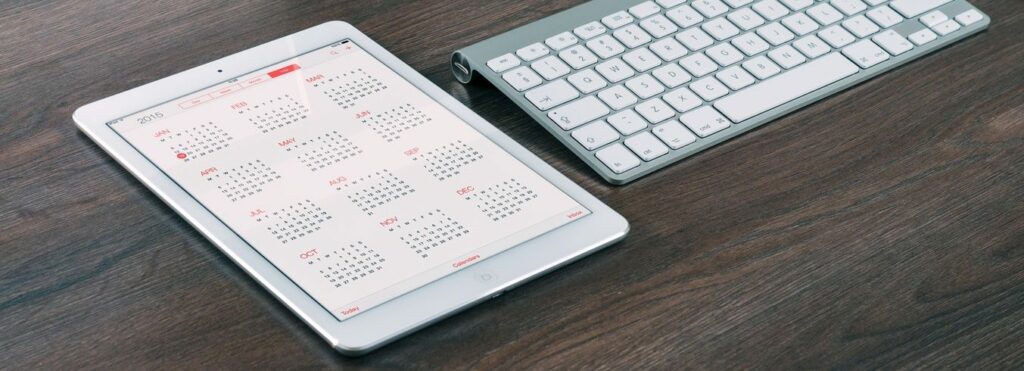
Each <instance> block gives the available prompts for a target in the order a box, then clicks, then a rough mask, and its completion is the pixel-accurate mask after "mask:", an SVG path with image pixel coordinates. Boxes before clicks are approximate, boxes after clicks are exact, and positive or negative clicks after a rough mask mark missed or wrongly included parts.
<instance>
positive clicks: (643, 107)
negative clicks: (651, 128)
mask: <svg viewBox="0 0 1024 371" xmlns="http://www.w3.org/2000/svg"><path fill="white" fill-rule="evenodd" d="M633 109H634V110H636V112H638V113H640V115H641V116H643V117H644V119H646V120H647V121H648V122H651V123H655V124H657V123H659V122H662V121H665V120H668V119H670V118H673V117H675V116H676V111H674V110H672V107H669V106H668V104H665V102H664V101H662V100H661V99H651V100H649V101H644V102H640V104H637V105H636V106H635V107H633Z"/></svg>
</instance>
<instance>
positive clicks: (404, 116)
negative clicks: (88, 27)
mask: <svg viewBox="0 0 1024 371" xmlns="http://www.w3.org/2000/svg"><path fill="white" fill-rule="evenodd" d="M74 120H75V122H76V123H77V124H78V127H79V128H80V129H81V130H82V131H83V132H85V133H86V134H87V135H88V136H89V137H90V138H91V139H92V140H93V141H95V142H96V143H97V144H98V145H99V146H100V147H102V148H103V149H104V150H106V151H107V152H108V153H109V154H110V155H111V156H112V157H113V158H114V159H116V160H117V161H118V162H119V163H120V164H121V165H123V166H124V167H125V168H126V169H128V170H129V171H130V172H131V173H132V174H134V175H135V176H136V177H137V178H138V179H139V180H140V181H141V182H142V183H143V184H145V185H146V186H147V187H149V188H150V189H151V190H152V191H153V192H154V193H156V194H157V195H158V196H159V197H160V198H161V199H162V200H163V201H164V202H166V203H167V204H168V205H170V206H171V207H172V208H173V209H174V210H175V211H176V212H178V213H179V214H181V216H182V217H184V218H185V219H186V220H187V221H188V222H189V223H191V224H192V225H193V226H194V227H195V228H196V229H198V230H199V231H200V232H202V234H203V235H205V236H206V237H207V238H209V239H210V241H212V242H213V243H214V245H216V246H217V247H218V248H220V249H221V250H222V251H223V252H224V253H225V254H227V255H228V256H229V257H231V259H233V260H234V261H235V262H236V263H237V264H238V265H239V266H240V267H241V268H242V269H244V270H245V271H246V272H247V273H248V274H250V275H251V276H252V277H253V278H255V279H256V280H257V281H259V282H260V284H262V285H263V286H264V287H265V288H266V289H267V290H268V291H269V292H270V293H272V294H273V295H274V296H276V297H277V298H278V299H279V300H280V301H281V302H283V303H284V304H285V305H286V306H287V307H288V308H290V309H291V310H292V311H293V312H295V314H297V315H298V316H299V317H301V318H302V320H303V321H305V322H306V323H307V324H309V326H310V327H311V328H313V329H314V330H315V331H316V332H317V333H319V334H320V335H321V336H322V337H324V338H325V339H326V340H327V341H329V342H330V343H331V344H332V346H334V347H335V348H336V349H338V350H339V351H342V352H344V353H346V354H360V353H363V352H366V351H369V350H371V349H374V348H375V347H378V346H380V345H382V344H384V343H386V342H388V341H390V340H394V339H395V338H397V337H399V336H401V335H403V334H406V333H408V332H411V331H413V330H415V329H417V328H420V327H422V326H424V325H427V324H429V323H431V322H433V321H436V320H438V319H440V318H443V317H444V316H446V315H449V314H452V313H454V312H456V311H458V310H460V309H463V308H465V307H467V306H470V305H472V304H474V303H477V302H480V301H482V300H485V299H487V298H490V297H494V296H496V295H499V294H501V293H502V292H504V291H505V290H508V289H510V288H512V287H513V286H515V285H517V284H520V283H522V282H524V281H526V280H529V279H530V278H533V277H536V276H538V275H540V274H543V273H545V272H547V271H550V270H552V269H554V268H556V267H558V266H561V265H563V264H566V263H568V262H571V261H573V260H574V259H577V258H579V257H582V256H584V255H586V254H588V253H590V252H593V251H595V250H597V249H600V248H601V247H604V246H606V245H608V244H610V243H612V242H614V241H617V240H619V239H621V238H622V237H623V236H625V234H626V232H627V230H628V224H627V223H626V221H625V220H624V219H623V218H622V217H621V216H620V215H618V214H617V213H615V212H614V211H612V210H611V209H610V208H608V207H607V206H606V205H604V204H602V203H601V202H600V201H598V200H597V199H595V198H594V197H593V196H591V195H590V194H588V193H587V192H586V191H584V190H583V189H581V188H580V187H579V186H577V185H575V184H573V183H572V182H571V181H569V180H568V179H567V178H565V177H564V176H562V175H561V174H559V173H558V172H557V171H555V170H554V169H553V168H551V167H550V166H548V165H547V164H545V163H544V162H543V161H541V160H540V159H538V158H537V157H536V156H534V155H532V154H531V153H529V152H528V151H527V150H525V149H524V148H522V147H521V146H519V145H518V144H516V143H515V142H513V141H512V140H511V139H509V138H508V137H506V136H505V135H503V134H502V133H501V132H499V131H498V130H497V129H495V128H494V127H493V126H491V125H490V124H488V123H487V122H486V121H485V120H483V119H482V118H481V117H479V116H477V115H476V114H474V113H473V112H472V111H470V110H469V109H468V108H466V107H465V106H463V105H462V104H460V103H459V102H458V101H456V100H455V99H454V98H452V97H451V96H449V95H447V94H446V93H445V92H443V91H442V90H440V89H439V88H438V87H436V86H435V85H433V84H432V83H431V82H430V81H428V80H427V79H426V78H424V77H423V76H421V75H420V74H418V73H416V72H415V71H414V70H413V69H411V68H410V67H409V66H407V65H405V64H404V63H402V62H401V61H399V60H398V59H397V58H395V57H394V56H393V55H391V54H389V53H388V52H387V51H385V50H384V49H383V48H381V47H380V46H379V45H377V44H376V43H374V42H373V41H371V40H370V39H369V38H367V37H366V36H365V35H363V34H361V33H360V32H358V31H357V30H356V29H355V28H353V27H351V26H350V25H348V24H346V23H343V22H329V23H325V24H322V25H319V26H316V27H313V28H310V29H307V30H304V31H301V32H299V33H296V34H293V35H290V36H288V37H285V38H282V39H278V40H275V41H273V42H270V43H267V44H264V45H261V46H257V47H255V48H252V49H249V50H246V51H243V52H240V53H237V54H234V55H231V56H229V57H226V58H223V59H220V60H217V61H214V62H211V63H208V64H206V65H203V66H200V67H196V68H193V69H190V70H187V71H184V72H181V73H179V74H176V75H173V76H170V77H167V78H164V79H161V80H159V81H156V82H153V83H150V84H147V85H144V86H141V87H138V88H135V89H132V90H129V91H126V92H123V93H120V94H117V95H115V96H112V97H109V98H105V99H102V100H100V101H97V102H94V103H91V104H88V105H86V106H83V107H81V108H79V109H78V110H77V111H75V113H74ZM125 233H142V232H141V231H130V230H128V231H125ZM183 279H185V278H184V277H183Z"/></svg>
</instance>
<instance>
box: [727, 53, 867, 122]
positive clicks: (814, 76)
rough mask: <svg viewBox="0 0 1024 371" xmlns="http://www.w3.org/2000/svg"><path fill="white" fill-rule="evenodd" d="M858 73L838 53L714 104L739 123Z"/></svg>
mask: <svg viewBox="0 0 1024 371" xmlns="http://www.w3.org/2000/svg"><path fill="white" fill-rule="evenodd" d="M858 71H860V68H857V65H855V64H853V62H850V60H848V59H846V58H845V57H843V56H842V55H841V54H839V53H831V54H828V55H826V56H824V57H821V58H818V59H815V60H812V61H810V62H808V63H806V64H804V65H802V66H799V67H797V68H794V69H792V70H789V71H787V72H785V73H782V74H780V75H778V76H775V77H773V78H771V79H768V80H765V81H762V82H761V83H759V84H757V85H754V86H752V87H749V88H746V89H743V90H741V91H738V92H736V93H734V94H732V95H729V96H728V97H725V98H722V99H721V100H719V101H717V102H715V108H717V109H719V110H720V111H722V113H723V114H725V115H726V116H728V117H729V118H730V119H731V120H732V121H733V122H742V121H744V120H747V119H749V118H751V117H754V116H757V115H759V114H761V113H764V112H766V111H768V110H770V109H772V108H775V107H778V106H780V105H782V104H785V103H787V102H789V101H791V100H794V99H796V98H799V97H801V96H803V95H806V94H808V93H810V92H813V91H815V90H818V89H821V88H823V87H825V86H828V85H829V84H832V83H834V82H836V81H839V80H842V79H843V78H845V77H847V76H850V75H853V74H855V73H857V72H858Z"/></svg>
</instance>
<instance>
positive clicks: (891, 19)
mask: <svg viewBox="0 0 1024 371" xmlns="http://www.w3.org/2000/svg"><path fill="white" fill-rule="evenodd" d="M867 15H868V18H871V20H872V21H875V23H878V25H879V26H882V28H889V27H892V26H895V25H896V24H898V23H900V22H903V16H901V15H900V14H899V13H896V11H894V10H892V8H890V7H888V6H885V5H882V6H880V7H877V8H874V9H871V10H869V11H868V12H867Z"/></svg>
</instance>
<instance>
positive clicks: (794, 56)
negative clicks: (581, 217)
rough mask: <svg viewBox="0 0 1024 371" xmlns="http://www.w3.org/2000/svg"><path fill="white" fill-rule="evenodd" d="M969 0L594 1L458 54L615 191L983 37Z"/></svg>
mask: <svg viewBox="0 0 1024 371" xmlns="http://www.w3.org/2000/svg"><path fill="white" fill-rule="evenodd" d="M989 23H990V19H989V17H988V16H986V15H985V14H983V13H982V12H981V11H979V10H978V9H976V8H975V7H973V6H972V5H971V4H969V3H968V2H967V1H965V0H893V1H888V0H863V1H862V0H831V1H814V0H692V1H687V0H657V1H642V2H641V1H622V0H595V1H590V2H588V3H585V4H583V5H580V6H577V7H574V8H571V9H569V10H566V11H563V12H561V13H558V14H555V15H552V16H550V17H547V18H544V19H541V20H539V21H536V22H534V23H531V24H528V25H526V26H523V27H520V28H517V29H515V30H512V31H509V32H506V33H504V34H501V35H498V36H495V37H492V38H490V39H487V40H485V41H482V42H480V43H477V44H474V45H471V46H469V47H467V48H465V49H463V50H460V51H457V52H455V53H454V54H453V56H452V70H453V72H454V73H455V75H456V77H457V78H458V79H459V80H460V81H462V82H463V83H467V82H469V81H470V80H471V78H472V77H473V76H474V75H476V74H479V75H481V76H483V77H484V78H485V79H487V80H488V81H490V82H491V83H492V84H494V86H496V87H497V88H498V89H499V90H501V91H502V92H503V93H505V95H507V96H508V97H509V98H511V99H512V100H513V101H514V102H516V104H518V105H519V106H520V107H521V108H522V109H524V110H526V111H527V112H528V113H529V114H530V115H531V116H532V117H533V118H534V119H535V120H536V121H537V122H539V123H541V125H542V126H543V127H545V128H546V129H547V130H548V131H550V132H551V133H552V134H554V135H555V137H557V138H558V139H559V140H561V141H562V143H564V144H565V145H567V146H568V147H569V148H571V149H572V150H573V152H575V153H576V155H578V156H579V157H580V158H582V159H583V160H584V161H585V162H586V163H587V164H588V165H590V166H591V167H592V168H594V170H596V171H597V172H598V174H600V175H601V176H602V177H603V178H604V179H606V180H607V181H609V182H611V183H614V184H623V183H627V182H630V181H633V180H636V179H637V178H639V177H641V176H644V175H646V174H649V173H651V172H653V171H655V170H657V169H660V168H662V167H665V166H668V165H669V164H672V163H674V162H677V161H679V160H682V159H684V158H686V157H689V156H692V155H694V154H696V153H698V152H700V151H703V150H705V149H707V148H709V147H711V146H713V145H715V144H718V143H721V142H723V141H725V140H727V139H729V138H732V137H734V136H736V135H739V134H741V133H743V132H746V131H749V130H751V129H753V128H755V127H757V126H760V125H762V124H764V123H766V122H769V121H772V120H774V119H775V118H778V117H780V116H782V115H785V114H787V113H789V112H792V111H794V110H796V109H799V108H801V107H804V106H806V105H808V104H810V103H813V102H815V101H818V100H820V99H823V98H824V97H827V96H829V95H831V94H833V93H836V92H838V91H841V90H843V89H846V88H848V87H851V86H853V85H856V84H858V83H860V82H862V81H865V80H867V79H869V78H871V77H873V76H876V75H878V74H880V73H882V72H885V71H888V70H890V69H893V68H895V67H896V66H899V65H901V64H904V63H906V62H908V61H910V60H914V59H917V58H920V57H922V56H924V55H925V54H927V53H929V52H932V51H935V50H937V49H940V48H942V47H944V46H946V45H949V44H951V43H953V42H955V41H957V40H960V39H962V38H964V37H966V36H968V35H971V34H973V33H976V32H979V31H981V30H983V29H985V28H986V27H987V26H988V24H989Z"/></svg>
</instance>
